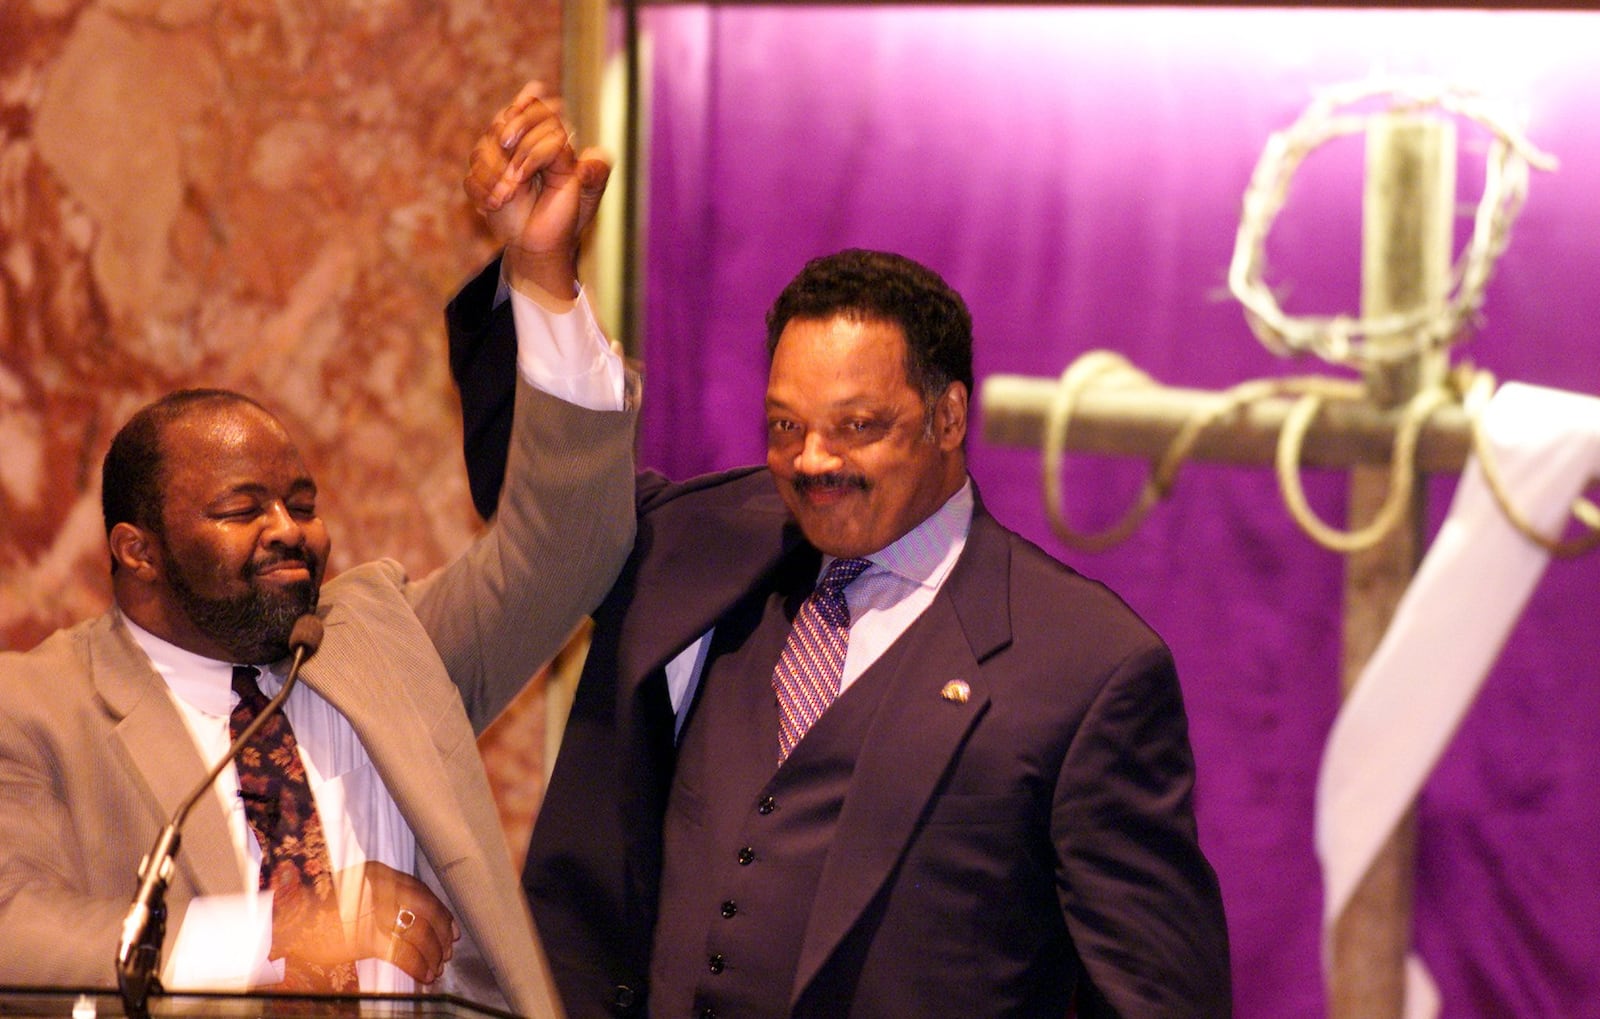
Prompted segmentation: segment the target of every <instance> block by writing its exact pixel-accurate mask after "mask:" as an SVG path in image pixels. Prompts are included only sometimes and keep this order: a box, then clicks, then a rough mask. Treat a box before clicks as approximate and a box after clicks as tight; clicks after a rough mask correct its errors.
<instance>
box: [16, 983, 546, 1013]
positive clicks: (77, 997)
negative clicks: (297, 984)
mask: <svg viewBox="0 0 1600 1019" xmlns="http://www.w3.org/2000/svg"><path fill="white" fill-rule="evenodd" d="M147 1004H148V1007H149V1009H150V1015H151V1019H162V1017H173V1019H179V1017H181V1019H211V1017H217V1019H517V1017H516V1016H514V1015H513V1014H512V1013H510V1012H501V1011H499V1010H497V1009H492V1008H487V1007H485V1006H482V1005H477V1004H474V1003H472V1002H469V1001H466V1000H464V999H462V998H456V997H451V996H449V995H441V994H433V995H429V994H314V995H289V994H222V993H215V994H212V993H201V992H184V993H177V994H152V995H150V997H149V999H148V1001H147ZM124 1015H125V1013H124V1011H123V1008H122V996H121V995H120V994H118V993H117V992H116V991H115V990H112V989H109V988H103V987H100V988H82V989H76V988H41V987H0V1019H123V1017H124Z"/></svg>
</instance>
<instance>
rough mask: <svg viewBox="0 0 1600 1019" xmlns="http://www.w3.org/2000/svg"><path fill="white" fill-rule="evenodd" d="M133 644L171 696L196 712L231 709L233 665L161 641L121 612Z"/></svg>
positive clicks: (224, 713)
mask: <svg viewBox="0 0 1600 1019" xmlns="http://www.w3.org/2000/svg"><path fill="white" fill-rule="evenodd" d="M121 615H122V623H123V625H124V626H126V627H127V628H128V633H130V634H131V635H132V636H133V640H134V643H136V644H138V645H139V647H141V648H143V649H144V653H145V654H146V655H147V656H148V657H149V659H150V664H151V666H152V667H153V668H154V669H155V670H156V672H157V673H158V674H159V675H160V676H161V678H162V679H164V680H166V682H167V687H168V688H169V689H170V690H171V691H172V693H173V695H174V696H176V697H177V698H178V699H179V700H181V701H183V702H184V703H185V704H187V705H189V706H190V707H192V708H194V709H195V710H196V711H203V712H205V713H206V714H208V715H217V716H220V717H226V716H227V715H228V713H229V712H231V711H232V710H233V664H232V663H231V662H219V661H217V660H216V659H214V658H206V657H204V656H203V655H197V654H195V653H194V652H193V651H185V650H184V649H183V648H181V647H179V646H178V645H176V644H173V643H171V642H170V641H166V640H162V639H161V638H160V637H157V636H156V635H155V634H153V633H151V632H150V631H149V630H146V629H145V628H144V627H142V626H140V625H139V624H138V623H135V622H134V621H133V620H131V619H129V618H128V616H127V614H126V613H122V614H121Z"/></svg>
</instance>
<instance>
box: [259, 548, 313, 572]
mask: <svg viewBox="0 0 1600 1019" xmlns="http://www.w3.org/2000/svg"><path fill="white" fill-rule="evenodd" d="M288 565H294V566H299V567H301V568H303V569H305V570H306V571H307V572H308V573H310V574H311V576H312V579H315V578H316V577H317V576H318V575H319V573H320V571H321V568H322V563H321V561H320V560H319V559H318V558H317V556H316V554H315V553H313V552H311V551H309V550H307V549H294V550H291V551H287V552H280V553H278V554H277V555H272V556H266V557H263V558H261V559H252V560H251V561H250V563H249V565H247V566H246V567H245V576H246V577H248V578H254V577H258V576H260V575H261V574H263V573H266V572H267V571H269V570H275V569H277V568H278V567H280V566H288Z"/></svg>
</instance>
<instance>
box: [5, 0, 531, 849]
mask: <svg viewBox="0 0 1600 1019" xmlns="http://www.w3.org/2000/svg"><path fill="white" fill-rule="evenodd" d="M560 19H561V10H560V0H449V2H443V0H288V2H281V0H7V2H6V3H5V4H4V5H3V6H0V647H4V648H8V649H23V648H27V647H31V646H32V645H33V644H34V643H36V642H37V641H38V640H39V639H41V638H42V637H44V636H45V635H46V634H47V633H49V632H50V631H52V630H54V629H56V628H57V627H59V626H62V625H65V624H68V623H71V622H74V621H76V620H78V619H81V618H84V617H85V616H88V615H91V614H93V613H96V612H98V611H100V610H101V609H103V608H104V607H105V606H106V605H107V603H108V599H109V586H108V583H107V567H106V555H105V551H104V529H103V525H102V523H101V518H100V510H99V478H98V472H99V464H100V460H101V457H102V456H103V454H104V451H105V448H106V445H107V443H108V442H109V441H110V437H111V435H112V434H113V433H114V432H115V430H116V428H117V427H118V426H119V425H120V424H121V423H122V421H123V420H125V419H126V417H127V416H128V415H129V414H130V413H131V412H132V411H133V410H134V409H135V408H137V407H138V406H140V405H141V404H143V403H144V402H146V401H147V400H149V399H151V398H152V397H154V396H156V395H158V394H160V393H162V392H164V391H166V390H169V389H172V388H175V387H179V386H185V385H197V384H207V385H222V386H228V387H232V388H237V389H241V390H244V391H247V392H249V393H251V394H253V395H255V396H257V397H259V398H260V399H262V400H263V402H265V403H266V404H267V405H268V406H270V407H272V408H273V409H274V410H275V411H276V412H277V413H278V414H279V416H280V417H281V418H282V419H283V420H284V421H285V423H286V424H287V426H288V427H289V429H290V430H291V432H292V433H293V434H294V435H295V436H296V437H297V438H298V440H299V442H300V445H301V450H302V453H303V454H304V455H305V457H306V459H307V461H308V463H309V464H310V465H311V467H312V469H313V471H314V472H315V473H316V475H317V477H318V481H319V484H320V486H321V488H322V490H323V492H324V493H325V494H324V497H323V499H322V502H321V508H322V511H323V513H324V515H325V516H326V518H327V519H328V521H329V524H330V529H331V531H332V533H333V537H334V552H333V559H332V563H331V567H332V569H333V570H338V569H342V568H345V567H348V566H350V565H351V564H354V563H357V562H361V561H364V560H366V559H370V558H372V557H375V556H379V555H390V556H394V557H396V558H398V559H400V560H401V561H402V562H405V563H406V564H407V565H408V566H410V567H411V568H412V569H413V570H414V571H416V572H419V573H420V572H423V571H426V570H428V569H431V568H432V567H435V566H437V565H439V564H440V563H442V562H443V561H444V560H445V559H446V557H447V556H449V555H450V554H451V553H452V552H453V551H455V550H457V549H459V548H460V547H461V546H463V545H464V544H465V543H466V542H467V541H468V540H469V539H470V537H471V536H472V534H473V533H474V531H475V529H476V527H477V521H476V518H475V517H474V515H473V513H472V509H471V505H470V502H469V500H468V497H467V492H466V483H465V475H464V471H463V468H462V465H461V456H460V451H459V423H458V415H457V412H456V409H455V401H454V396H453V393H452V391H451V389H450V382H449V375H448V370H447V367H446V362H445V340H444V328H443V318H442V314H441V309H442V307H443V304H444V302H445V300H446V299H447V298H448V296H449V295H450V293H451V292H452V290H453V288H454V287H455V285H456V284H457V283H458V282H459V281H460V280H461V279H462V278H463V277H464V276H465V275H466V274H467V273H469V272H470V271H472V270H474V269H476V268H477V267H478V266H479V265H481V264H482V263H483V261H485V260H486V259H487V258H488V257H489V256H490V254H491V253H492V251H491V244H490V241H489V239H488V237H487V234H486V233H485V232H484V231H483V230H482V229H481V226H480V224H479V223H478V221H477V218H476V217H475V215H474V214H473V212H472V210H471V209H470V207H469V206H468V204H467V202H466V199H465V197H464V196H463V194H462V190H461V177H462V173H463V171H464V168H465V166H466V156H467V151H468V148H469V146H470V145H471V143H472V141H473V139H474V138H475V137H476V135H477V133H478V132H479V131H480V130H481V129H482V127H483V125H484V124H486V123H487V121H488V118H489V117H490V116H491V115H492V113H493V111H494V110H495V109H496V108H497V107H498V106H499V105H501V104H502V103H503V102H505V101H506V100H507V99H509V98H510V97H511V96H512V95H513V94H515V92H516V89H517V88H518V87H519V85H520V84H521V82H523V81H524V80H526V79H528V78H530V77H541V78H544V79H545V80H547V81H556V80H558V77H557V76H558V74H559V70H560V67H559V64H560V57H561V33H560ZM538 700H539V691H538V685H537V684H535V688H534V689H532V690H531V692H530V694H529V696H528V697H527V698H525V703H524V704H522V705H519V708H518V711H519V712H525V713H526V714H527V719H526V722H525V723H524V722H523V721H519V720H518V719H517V718H512V719H508V720H506V722H505V723H504V724H501V725H499V726H497V727H496V730H495V732H496V735H495V737H494V739H493V740H492V741H490V742H489V743H488V744H486V750H487V752H488V753H489V754H490V755H491V771H492V772H493V773H494V774H495V777H496V780H497V783H498V784H499V785H501V786H502V788H504V789H507V790H514V791H515V792H514V796H508V797H507V798H508V799H515V800H516V801H517V802H518V803H520V804H521V806H519V807H517V809H516V811H515V812H514V814H513V815H508V831H509V834H508V840H509V842H510V844H511V845H512V846H513V849H514V851H518V852H520V849H521V841H522V839H524V838H525V832H524V829H525V827H526V824H527V817H528V815H529V813H531V809H532V808H531V805H530V804H529V799H530V797H529V795H528V791H529V790H530V789H533V790H537V788H539V776H540V774H541V768H540V763H541V762H540V757H541V755H540V742H541V741H540V739H539V733H540V732H541V726H542V722H541V721H540V719H541V718H542V714H543V712H542V706H541V705H540V704H539V703H538ZM532 799H533V800H535V801H536V799H537V797H536V796H533V797H532Z"/></svg>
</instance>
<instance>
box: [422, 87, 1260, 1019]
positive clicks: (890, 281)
mask: <svg viewBox="0 0 1600 1019" xmlns="http://www.w3.org/2000/svg"><path fill="white" fill-rule="evenodd" d="M512 116H513V119H514V115H512ZM481 148H482V146H480V149H481ZM515 163H516V157H515V153H514V152H512V153H508V154H507V157H506V159H504V160H500V161H499V164H500V165H496V161H493V160H491V161H489V162H478V163H476V164H475V166H474V169H473V171H472V174H473V178H474V179H471V180H469V183H468V191H469V193H472V194H474V195H476V196H478V197H479V200H480V204H481V206H482V207H483V208H484V209H485V210H486V211H489V210H492V209H493V208H494V206H495V202H496V201H497V200H498V199H499V198H500V197H502V196H504V195H507V194H509V193H512V192H514V191H515V189H516V188H517V187H518V186H520V183H519V181H518V173H517V170H516V169H515ZM502 239H504V240H506V241H508V243H514V242H515V237H514V235H506V236H503V237H502ZM494 284H495V277H494V273H493V271H492V270H491V271H487V272H486V273H485V274H484V275H483V276H481V277H480V278H479V279H478V280H476V281H474V282H472V283H470V284H469V285H468V286H467V287H466V288H465V289H464V290H463V292H462V293H461V294H460V295H458V297H457V299H456V300H455V301H454V302H453V304H452V310H451V319H450V320H451V324H452V334H451V344H452V366H453V368H454V370H455V372H456V374H457V378H458V380H459V382H460V383H461V387H462V394H463V410H464V417H465V422H466V429H467V432H466V435H467V439H466V451H467V460H468V465H469V471H470V473H471V474H472V475H473V478H474V483H475V487H476V490H477V491H478V493H479V495H480V496H483V495H487V494H488V493H490V492H492V491H493V490H494V489H495V488H496V486H497V482H496V480H495V479H496V476H497V473H498V470H499V464H500V461H501V459H502V456H501V451H500V450H501V447H500V442H499V439H498V433H499V432H500V431H502V430H503V423H502V422H501V420H500V419H501V417H502V408H503V406H504V392H505V388H506V379H507V378H508V377H509V371H510V367H509V362H508V361H507V360H506V359H505V357H504V351H505V350H506V349H507V345H508V344H509V343H510V336H511V334H512V332H513V317H514V315H513V311H514V309H508V308H507V307H506V306H505V305H499V306H496V305H495V302H494V300H493V297H492V288H493V287H494ZM525 321H526V319H525V318H523V317H517V318H516V322H517V323H518V326H517V327H518V328H521V327H522V325H521V324H522V323H523V322H525ZM767 348H768V353H769V357H770V365H771V367H770V373H769V377H768V387H767V395H766V417H767V435H768V455H767V465H766V467H765V468H764V469H762V468H747V469H744V470H736V471H731V472H728V473H725V474H719V475H713V476H709V477H702V478H698V479H695V480H692V481H689V482H687V483H684V484H670V483H667V482H666V481H664V480H663V479H661V478H659V477H653V476H645V477H642V478H641V479H640V482H639V486H638V498H637V508H638V534H637V537H636V540H635V544H634V549H633V554H632V555H631V557H630V558H629V560H628V563H627V565H626V566H625V567H624V569H623V572H622V575H621V577H620V578H619V580H618V582H617V584H616V586H615V587H614V588H613V589H612V591H611V593H610V594H609V595H608V596H607V597H606V599H605V601H604V602H603V603H602V605H601V606H600V609H599V610H598V611H597V613H596V614H595V627H594V631H593V635H592V639H591V648H590V651H589V656H588V659H587V662H586V664H585V667H584V671H583V678H582V679H581V681H580V682H579V684H578V688H577V692H576V699H575V702H574V704H573V707H572V712H571V715H570V717H569V721H568V723H567V727H566V731H565V736H564V738H563V742H562V746H561V751H560V754H559V756H558V758H557V760H556V763H555V769H554V773H553V775H552V778H551V782H550V786H549V789H548V792H547V794H546V798H545V801H544V804H543V806H542V808H541V811H540V814H539V817H538V820H537V824H536V827H535V830H534V835H533V839H532V842H531V845H530V849H529V854H528V859H527V864H526V869H525V870H524V874H523V884H524V887H525V889H526V891H527V893H528V896H529V901H530V903H531V905H532V908H533V911H534V915H535V917H536V919H537V921H538V923H539V926H540V929H541V931H543V932H544V934H545V937H546V939H547V943H548V945H549V948H550V953H551V958H552V965H553V968H554V971H555V974H556V979H557V982H558V985H559V986H560V988H561V991H562V994H563V997H564V1000H565V1003H566V1006H567V1008H568V1010H569V1012H570V1014H572V1015H574V1016H597V1017H598V1016H607V1015H639V1014H645V1013H648V1014H649V1015H650V1016H653V1017H655V1019H679V1017H689V1016H701V1017H705V1019H711V1017H715V1016H729V1017H780V1016H797V1017H798V1016H815V1017H839V1016H906V1017H922V1016H986V1017H994V1016H1016V1017H1030V1019H1033V1017H1049V1016H1065V1015H1070V1014H1073V1012H1074V1010H1076V1014H1077V1015H1078V1016H1081V1017H1090V1016H1096V1017H1098V1016H1130V1017H1131V1016H1141V1017H1143V1016H1207V1017H1210V1016H1224V1015H1227V1014H1228V1013H1229V1011H1230V986H1229V972H1228V950H1227V935H1226V929H1225V925H1224V921H1223V913H1222V905H1221V901H1220V895H1219V892H1218V887H1217V883H1216V879H1215V875H1214V874H1213V872H1212V870H1211V868H1210V866H1209V865H1208V864H1207V862H1206V860H1205V858H1204V856H1203V855H1202V854H1201V851H1200V848H1199V846H1198V843H1197V838H1196V832H1195V824H1194V818H1193V814H1192V809H1191V793H1192V786H1193V778H1194V765H1193V758H1192V755H1191V752H1190V748H1189V744H1188V738H1187V731H1186V721H1185V717H1184V712H1183V705H1182V700H1181V696H1180V692H1179V687H1178V682H1177V676H1176V673H1175V670H1174V666H1173V662H1172V659H1171V656H1170V654H1169V652H1168V650H1167V648H1166V646H1165V645H1164V644H1163V643H1162V641H1161V640H1160V639H1159V638H1158V637H1157V636H1156V635H1155V634H1154V633H1153V632H1151V631H1150V630H1149V629H1148V628H1147V627H1146V626H1145V625H1144V624H1143V623H1142V622H1141V621H1140V620H1139V619H1138V618H1137V617H1136V616H1135V615H1134V613H1133V612H1132V611H1131V610H1130V609H1129V608H1128V607H1127V606H1126V605H1124V604H1123V603H1122V602H1121V601H1120V600H1119V599H1118V598H1117V597H1116V596H1115V595H1114V594H1113V593H1111V592H1110V591H1108V590H1107V589H1105V588H1104V587H1102V586H1101V585H1099V584H1097V583H1094V582H1092V581H1089V580H1087V579H1085V578H1084V577H1082V576H1080V575H1078V574H1077V573H1075V572H1074V571H1072V570H1071V569H1069V568H1068V567H1066V566H1063V565H1062V564H1061V563H1059V562H1057V561H1056V560H1054V559H1052V558H1051V557H1050V556H1048V555H1046V554H1045V553H1044V552H1042V551H1041V550H1040V549H1038V548H1037V547H1035V546H1033V545H1032V544H1030V543H1028V542H1027V541H1025V540H1024V539H1022V538H1021V537H1019V536H1018V535H1016V534H1014V533H1012V532H1011V531H1009V530H1007V529H1006V528H1004V527H1003V526H1001V525H1000V524H999V523H997V522H996V521H995V520H994V519H993V518H992V517H991V516H989V514H988V513H987V512H986V511H985V510H984V507H983V504H982V501H981V499H980V498H979V497H978V493H977V490H976V487H975V486H974V485H973V484H972V482H971V479H970V478H969V477H968V475H967V472H966V462H965V456H964V441H965V437H966V428H967V412H968V400H969V396H970V394H971V391H972V384H973V379H972V367H971V321H970V317H969V315H968V313H967V310H966V307H965V305H964V303H963V302H962V300H961V298H960V297H959V296H958V295H957V294H956V293H955V292H954V291H952V290H951V289H950V288H949V287H947V286H946V285H945V284H944V282H943V281H942V280H941V279H939V277H938V276H937V275H935V274H934V273H933V272H931V271H930V270H928V269H926V268H924V267H922V266H920V265H918V264H916V263H915V262H912V261H910V260H909V259H905V258H902V257H899V256H896V255H891V254H886V253H882V252H866V251H846V252H841V253H839V254H837V255H832V256H828V257H825V258H820V259H817V260H814V261H813V262H811V263H810V264H808V265H807V266H806V267H805V269H804V270H803V271H802V272H801V273H800V275H799V276H798V277H797V278H796V279H795V280H794V281H793V282H792V283H790V285H789V286H788V287H787V288H786V289H785V290H784V292H783V293H782V294H781V295H780V296H779V297H778V299H777V302H776V303H775V304H774V306H773V308H772V310H771V312H770V313H769V315H768V333H767ZM845 566H848V567H849V569H848V573H847V575H846V577H841V578H839V579H837V580H835V579H834V578H835V576H836V567H845ZM819 574H821V575H822V576H823V577H824V580H823V582H822V583H820V584H819V582H818V578H819ZM849 577H853V579H847V578H849ZM841 587H842V590H843V595H842V597H843V600H844V602H845V605H844V607H842V608H839V607H836V608H834V609H832V610H828V609H824V608H820V607H818V606H823V605H825V604H832V605H835V606H837V602H838V597H839V596H838V595H837V590H838V589H839V588H841ZM814 588H815V590H814ZM830 612H831V615H830ZM819 620H820V622H819ZM802 645H803V647H802ZM797 648H801V649H802V650H803V652H804V653H796V649H797ZM841 658H842V663H841V662H840V661H839V659H841ZM816 674H823V675H824V676H825V679H824V681H823V686H824V687H825V689H824V690H822V691H821V692H818V690H815V689H814V690H813V691H812V692H811V693H810V694H809V695H807V696H804V697H801V698H799V700H800V702H801V703H807V702H809V704H810V710H809V711H807V710H806V709H805V708H803V707H801V708H796V707H794V705H793V703H792V702H793V701H794V700H795V698H794V696H793V694H792V693H791V689H790V687H791V685H792V683H791V680H792V679H793V678H794V677H795V676H797V675H801V676H805V677H811V676H814V675H816ZM807 725H809V726H810V727H809V729H808V728H806V726H807Z"/></svg>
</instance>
